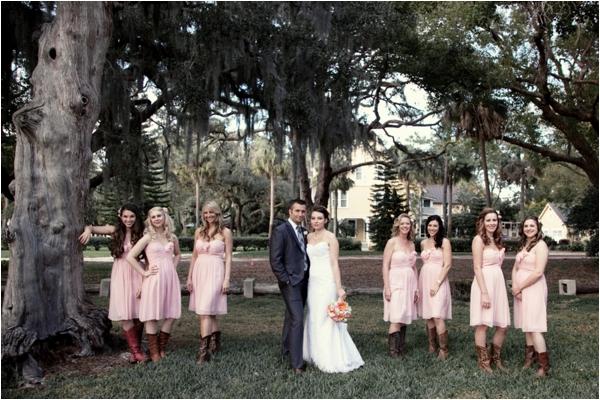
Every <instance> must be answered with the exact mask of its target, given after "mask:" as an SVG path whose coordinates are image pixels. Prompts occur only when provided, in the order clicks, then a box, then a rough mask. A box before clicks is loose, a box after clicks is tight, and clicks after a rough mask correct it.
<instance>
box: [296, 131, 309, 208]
mask: <svg viewBox="0 0 600 400" xmlns="http://www.w3.org/2000/svg"><path fill="white" fill-rule="evenodd" d="M292 138H293V149H294V159H295V160H296V162H295V164H296V171H295V173H296V176H297V177H298V185H299V192H300V198H301V199H302V200H304V201H306V205H307V208H308V209H310V208H312V206H313V201H312V193H311V189H310V178H309V177H308V169H307V168H306V144H305V143H303V142H302V138H301V137H300V135H299V134H298V132H297V131H296V130H295V129H294V130H293V135H292Z"/></svg>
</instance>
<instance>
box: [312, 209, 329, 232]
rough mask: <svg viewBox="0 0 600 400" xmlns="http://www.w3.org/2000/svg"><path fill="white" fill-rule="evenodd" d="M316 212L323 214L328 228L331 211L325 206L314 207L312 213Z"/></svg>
mask: <svg viewBox="0 0 600 400" xmlns="http://www.w3.org/2000/svg"><path fill="white" fill-rule="evenodd" d="M314 211H316V212H318V213H321V214H323V216H324V217H325V228H327V225H328V224H329V211H327V209H326V208H325V207H323V206H314V207H313V209H312V211H311V213H312V212H314Z"/></svg>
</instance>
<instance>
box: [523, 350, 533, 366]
mask: <svg viewBox="0 0 600 400" xmlns="http://www.w3.org/2000/svg"><path fill="white" fill-rule="evenodd" d="M534 356H535V348H534V347H533V346H525V363H524V364H523V369H527V368H531V366H532V365H533V362H534V360H533V358H534Z"/></svg>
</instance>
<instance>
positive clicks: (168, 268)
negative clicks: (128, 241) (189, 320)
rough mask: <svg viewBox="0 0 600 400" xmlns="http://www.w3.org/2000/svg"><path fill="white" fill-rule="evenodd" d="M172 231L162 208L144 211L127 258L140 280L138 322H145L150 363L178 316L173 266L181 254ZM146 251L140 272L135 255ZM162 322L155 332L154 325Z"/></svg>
mask: <svg viewBox="0 0 600 400" xmlns="http://www.w3.org/2000/svg"><path fill="white" fill-rule="evenodd" d="M172 232H173V221H172V220H171V217H169V214H168V212H167V209H166V208H162V207H153V208H151V209H150V211H149V212H148V218H147V219H146V231H145V234H144V236H143V237H142V238H141V239H140V240H139V241H138V242H137V244H136V245H135V246H134V247H133V249H131V251H130V252H129V255H128V256H127V261H128V262H129V264H131V265H132V266H133V268H135V270H136V271H138V272H139V274H140V275H142V276H143V277H144V280H143V282H142V298H141V300H140V320H141V321H142V322H144V323H145V326H146V336H147V337H148V347H149V349H150V357H151V358H152V361H154V362H157V361H159V360H160V359H161V358H163V357H165V355H166V352H165V351H166V347H167V343H168V342H169V337H170V336H171V330H172V328H173V323H174V322H175V320H176V319H178V318H179V317H180V316H181V285H180V283H179V277H178V276H177V264H179V259H180V257H181V254H180V252H179V242H178V241H177V237H176V236H175V235H174V234H173V233H172ZM142 251H145V252H146V259H147V262H148V265H149V269H148V270H144V269H143V268H142V266H141V265H140V263H139V262H138V261H137V256H138V255H139V254H141V253H142ZM160 320H163V323H162V326H161V327H160V334H159V332H158V330H159V328H158V323H159V321H160Z"/></svg>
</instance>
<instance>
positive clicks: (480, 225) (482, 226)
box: [475, 207, 504, 249]
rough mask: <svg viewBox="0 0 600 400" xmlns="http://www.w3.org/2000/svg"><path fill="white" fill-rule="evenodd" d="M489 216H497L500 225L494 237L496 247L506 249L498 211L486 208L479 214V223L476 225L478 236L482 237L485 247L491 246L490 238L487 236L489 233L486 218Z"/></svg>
mask: <svg viewBox="0 0 600 400" xmlns="http://www.w3.org/2000/svg"><path fill="white" fill-rule="evenodd" d="M488 214H496V219H497V220H498V225H497V226H496V230H495V231H494V234H493V235H492V236H493V238H494V245H495V246H496V247H497V248H499V249H501V248H503V247H504V245H503V244H502V228H501V227H500V216H499V215H498V212H497V211H496V210H494V209H493V208H490V207H486V208H484V209H483V210H481V212H480V213H479V216H478V217H477V223H476V225H475V226H476V229H477V234H478V235H479V237H481V239H482V240H483V244H484V245H486V246H487V245H489V244H491V241H490V238H489V237H488V235H487V232H486V231H485V223H484V222H485V216H486V215H488Z"/></svg>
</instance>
